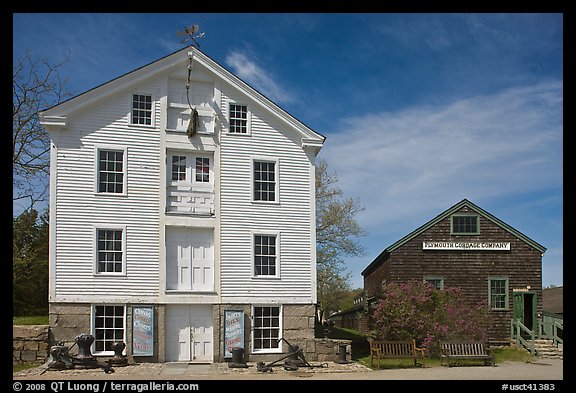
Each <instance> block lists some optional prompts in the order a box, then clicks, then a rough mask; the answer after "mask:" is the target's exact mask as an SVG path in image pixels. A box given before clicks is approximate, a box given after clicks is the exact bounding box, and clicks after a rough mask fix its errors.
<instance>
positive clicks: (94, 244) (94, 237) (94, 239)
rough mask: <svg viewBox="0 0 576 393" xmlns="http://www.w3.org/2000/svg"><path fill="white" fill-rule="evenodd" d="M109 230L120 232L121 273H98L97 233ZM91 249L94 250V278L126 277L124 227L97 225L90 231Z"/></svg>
mask: <svg viewBox="0 0 576 393" xmlns="http://www.w3.org/2000/svg"><path fill="white" fill-rule="evenodd" d="M99 230H111V231H122V271H121V272H99V271H98V231H99ZM92 233H93V235H92V248H93V249H94V257H93V258H94V259H93V265H94V267H93V274H94V276H126V225H115V224H108V225H107V224H99V225H94V227H93V230H92Z"/></svg>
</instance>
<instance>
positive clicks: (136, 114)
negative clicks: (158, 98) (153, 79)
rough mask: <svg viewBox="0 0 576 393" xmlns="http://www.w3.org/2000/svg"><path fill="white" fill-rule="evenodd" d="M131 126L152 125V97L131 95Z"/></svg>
mask: <svg viewBox="0 0 576 393" xmlns="http://www.w3.org/2000/svg"><path fill="white" fill-rule="evenodd" d="M132 124H143V125H147V126H149V125H152V96H151V95H149V94H132Z"/></svg>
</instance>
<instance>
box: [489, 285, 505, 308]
mask: <svg viewBox="0 0 576 393" xmlns="http://www.w3.org/2000/svg"><path fill="white" fill-rule="evenodd" d="M507 298H508V294H507V291H506V279H491V280H490V306H491V307H492V309H505V308H506V299H507Z"/></svg>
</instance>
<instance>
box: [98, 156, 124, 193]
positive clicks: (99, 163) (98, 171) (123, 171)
mask: <svg viewBox="0 0 576 393" xmlns="http://www.w3.org/2000/svg"><path fill="white" fill-rule="evenodd" d="M101 150H108V151H122V152H123V154H122V169H123V174H124V176H123V177H122V182H123V183H122V192H104V191H102V192H100V191H98V186H99V183H100V151H101ZM94 194H95V195H106V196H126V195H128V148H127V147H126V146H118V145H114V146H113V145H95V146H94Z"/></svg>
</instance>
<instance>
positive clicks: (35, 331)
mask: <svg viewBox="0 0 576 393" xmlns="http://www.w3.org/2000/svg"><path fill="white" fill-rule="evenodd" d="M21 339H25V340H26V341H30V340H34V341H47V340H48V325H14V326H12V340H21Z"/></svg>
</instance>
